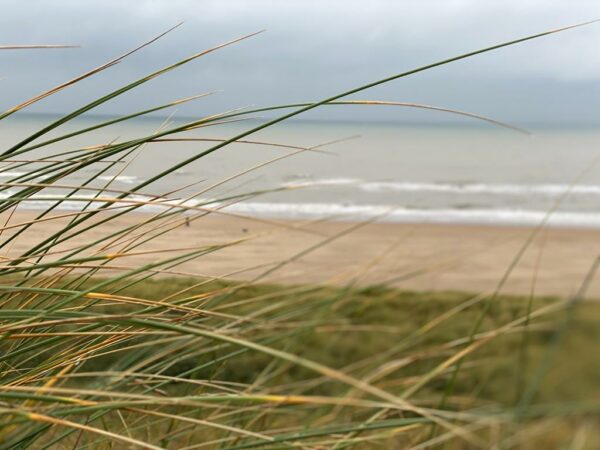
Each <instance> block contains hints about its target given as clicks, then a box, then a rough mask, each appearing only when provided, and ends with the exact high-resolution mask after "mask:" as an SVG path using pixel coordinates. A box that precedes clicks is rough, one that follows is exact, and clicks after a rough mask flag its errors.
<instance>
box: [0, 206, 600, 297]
mask: <svg viewBox="0 0 600 450" xmlns="http://www.w3.org/2000/svg"><path fill="white" fill-rule="evenodd" d="M34 215H35V212H34V211H23V212H17V213H15V214H14V215H13V216H12V217H11V219H10V223H9V224H17V223H21V222H25V221H28V220H31V219H32V218H33V217H34ZM55 216H56V215H55ZM99 216H100V215H99ZM150 217H153V215H152V214H148V213H145V212H138V213H134V214H127V215H126V216H124V217H120V218H118V219H115V220H114V221H111V222H109V223H108V224H104V225H101V226H100V227H99V228H96V229H94V230H91V231H90V232H88V233H86V234H85V235H83V236H77V237H76V238H75V239H73V240H72V241H68V242H67V243H65V244H62V246H61V247H59V248H57V250H67V249H71V248H73V247H76V246H77V245H80V244H82V243H89V242H92V241H94V240H95V239H98V238H100V237H101V236H105V235H107V234H110V233H112V232H115V231H117V230H118V229H120V228H122V227H126V226H133V225H136V224H139V223H140V222H143V221H145V220H147V219H148V218H150ZM7 218H8V215H6V214H2V215H1V218H0V220H2V224H4V223H5V222H6V220H7ZM66 220H68V217H67V218H62V219H57V218H54V219H52V220H48V221H45V222H42V223H39V224H36V225H34V226H32V227H31V228H30V229H29V230H27V232H25V233H23V235H22V236H21V237H19V238H18V239H16V240H15V242H13V243H12V244H11V245H10V246H9V247H10V250H9V251H8V252H7V251H6V250H5V249H3V251H2V253H1V255H2V256H4V257H15V256H17V255H20V254H21V253H22V252H23V251H24V250H26V249H28V248H30V247H31V245H32V243H35V242H39V241H40V240H42V239H43V238H44V237H47V236H49V235H50V233H52V232H55V231H57V230H59V229H61V227H62V225H63V224H64V223H65V221H66ZM155 225H156V223H154V224H153V225H152V226H149V225H145V226H144V227H143V228H140V229H138V230H136V231H135V233H134V235H135V239H137V240H136V242H140V241H141V240H142V239H144V238H146V237H147V236H150V235H151V233H153V232H152V231H151V229H152V228H153V227H154V226H155ZM175 225H177V226H176V227H175V228H174V229H173V230H172V231H170V232H169V233H168V234H166V235H163V236H160V237H159V238H157V239H155V240H153V241H151V242H149V243H147V244H145V245H144V246H142V247H139V248H136V249H134V250H133V252H134V253H136V255H133V256H122V257H118V258H115V259H113V260H111V261H110V265H111V266H112V268H110V269H106V268H105V269H103V271H102V272H101V275H103V276H104V275H108V274H109V273H116V271H124V270H128V268H133V267H137V266H139V265H141V264H149V263H153V262H155V261H157V260H158V259H162V258H171V257H173V256H175V255H176V254H177V253H176V252H174V251H173V250H175V249H179V251H180V252H184V251H185V250H184V249H187V251H190V249H193V248H200V247H207V246H215V245H217V246H219V245H222V244H229V246H227V247H226V248H222V249H219V250H214V251H211V252H209V253H208V254H206V255H204V256H202V257H200V258H199V259H197V260H195V261H189V262H185V263H184V264H183V265H181V266H179V267H177V268H172V269H168V271H166V272H161V273H160V276H176V275H182V276H199V277H206V276H208V277H227V278H230V279H234V280H242V281H247V280H253V279H256V277H261V274H264V272H265V271H269V270H272V269H273V268H274V267H276V266H277V265H282V267H281V268H279V269H278V270H276V271H275V272H273V273H269V274H268V275H267V276H262V278H259V280H260V281H263V282H273V283H281V284H333V285H344V284H348V283H355V284H356V285H358V286H365V285H372V284H389V285H390V286H393V287H397V288H400V289H405V290H413V291H463V292H473V293H482V292H490V291H494V290H495V289H496V288H497V286H498V283H499V281H500V280H501V279H502V278H503V276H504V275H505V273H506V271H507V269H508V268H509V267H510V266H511V264H513V262H514V260H515V256H516V255H517V254H518V253H519V251H520V249H521V248H522V247H523V245H524V244H525V243H526V242H527V241H528V240H529V239H531V237H530V236H531V235H532V233H534V232H535V228H532V227H523V226H504V225H502V226H493V225H472V224H466V225H465V224H407V223H389V222H387V223H369V224H366V225H361V224H358V223H356V222H339V221H335V222H334V221H329V222H314V221H313V222H307V221H291V220H281V219H264V218H255V217H254V218H252V217H234V216H225V215H217V214H211V215H209V216H205V217H201V218H199V219H197V220H191V221H190V224H189V226H186V225H185V221H183V220H179V222H178V224H173V226H175ZM14 230H15V229H9V230H4V232H3V235H2V237H3V238H7V237H8V236H10V235H11V234H12V233H13V232H14ZM338 235H339V236H338ZM336 236H337V237H336ZM234 241H235V242H237V243H236V244H235V245H233V244H232V242H234ZM123 245H124V242H120V243H119V245H114V246H112V247H110V248H107V249H104V250H102V251H101V252H100V253H102V252H104V253H106V252H111V253H115V252H119V251H121V249H122V248H123ZM157 252H158V253H157ZM64 254H65V253H60V254H58V253H57V254H56V256H51V257H50V258H56V257H58V256H61V255H64ZM89 254H90V253H87V254H86V255H89ZM598 255H600V229H590V228H558V227H549V228H545V229H543V230H541V231H539V232H538V233H537V235H536V236H535V238H533V239H532V240H531V243H530V245H529V247H528V249H527V250H526V251H525V252H524V254H523V256H522V258H521V259H520V261H519V262H518V263H517V264H516V266H515V267H514V269H513V270H512V273H511V275H510V276H509V277H508V279H507V281H506V283H505V285H504V287H503V288H502V290H501V291H500V292H501V293H506V294H517V295H529V294H531V293H532V292H533V294H534V295H536V296H561V297H568V296H571V295H574V293H575V292H577V290H578V289H579V287H580V286H581V283H582V282H583V279H584V278H585V275H586V273H587V272H588V270H589V268H590V267H591V265H592V263H593V261H594V260H595V258H596V257H597V256H598ZM588 297H590V298H600V281H593V282H592V283H591V284H590V286H589V290H588Z"/></svg>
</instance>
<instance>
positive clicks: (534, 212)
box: [0, 115, 600, 227]
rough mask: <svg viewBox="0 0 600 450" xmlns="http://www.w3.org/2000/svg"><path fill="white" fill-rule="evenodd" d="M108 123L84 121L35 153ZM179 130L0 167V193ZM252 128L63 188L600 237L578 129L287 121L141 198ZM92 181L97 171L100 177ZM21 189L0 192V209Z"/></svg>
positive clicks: (144, 156)
mask: <svg viewBox="0 0 600 450" xmlns="http://www.w3.org/2000/svg"><path fill="white" fill-rule="evenodd" d="M56 119H57V117H53V116H51V115H22V116H17V117H11V118H9V119H6V120H3V121H2V122H0V146H1V148H2V149H3V150H5V149H7V148H10V147H11V146H12V145H14V144H15V143H17V142H19V141H20V140H21V139H23V138H25V137H26V136H28V135H29V134H31V133H32V132H34V131H36V130H39V129H41V128H43V127H44V126H45V125H47V124H48V123H51V122H52V121H53V120H56ZM110 119H111V118H110V117H106V116H91V117H87V118H80V119H77V120H76V121H74V122H72V123H69V124H66V125H63V126H61V127H60V128H58V129H57V130H55V131H53V132H51V133H49V134H47V135H44V136H43V137H40V138H38V139H37V140H36V141H34V143H36V142H42V141H44V140H47V139H49V138H52V137H56V136H59V135H61V134H64V133H67V132H72V131H74V130H77V129H81V128H85V127H89V126H92V125H95V124H98V123H102V122H104V121H106V120H110ZM189 120H191V119H189ZM185 122H186V120H184V119H178V120H174V121H173V120H171V121H167V120H166V119H162V118H140V119H135V120H131V121H128V122H127V123H120V124H116V125H113V126H111V127H107V128H102V129H100V130H96V131H94V132H92V133H88V134H86V135H85V136H78V137H74V138H71V139H68V140H65V141H62V142H59V143H56V144H53V145H52V146H51V147H49V148H47V149H45V150H33V151H31V152H27V153H24V154H20V155H16V156H14V157H12V160H11V161H13V162H4V163H0V183H16V182H23V181H28V182H41V181H43V180H44V179H46V177H47V176H48V175H43V174H42V175H41V176H38V177H36V178H34V179H29V180H27V179H26V178H27V177H26V175H25V172H26V171H27V170H28V169H27V167H29V168H31V167H36V168H43V167H44V166H45V165H47V164H48V163H44V164H42V163H36V164H34V165H33V166H32V165H31V164H30V165H28V166H23V163H21V162H19V161H21V160H23V159H34V158H40V157H48V155H50V154H52V153H58V152H67V151H74V150H80V149H82V148H89V147H91V146H94V145H103V144H108V143H116V142H122V141H126V140H129V139H135V138H139V137H143V136H146V135H150V134H153V133H156V132H158V131H160V130H166V129H168V128H171V127H174V126H179V125H182V124H183V123H185ZM261 123H262V122H259V121H256V120H248V121H241V122H234V123H226V124H220V125H214V126H210V127H203V128H198V129H195V130H192V131H188V132H185V133H184V134H179V135H176V136H165V138H168V137H178V138H186V139H211V141H197V140H186V141H175V142H174V141H166V142H165V141H163V142H154V143H149V144H146V145H144V146H142V147H140V148H137V149H136V150H134V151H133V152H132V153H131V154H129V155H127V156H124V157H123V161H120V162H118V163H115V164H113V165H112V166H111V167H109V164H107V163H96V164H94V165H92V166H89V167H85V168H83V169H82V170H80V171H78V172H77V173H75V174H74V175H71V176H69V177H67V178H65V179H64V180H62V181H61V183H63V184H65V183H71V184H80V183H82V182H90V186H105V185H107V184H109V185H110V187H111V188H114V189H118V190H135V194H134V195H133V198H145V197H144V196H143V195H142V194H151V195H165V194H168V196H169V197H170V198H171V199H172V202H173V199H175V200H174V201H175V202H185V204H187V205H209V206H211V207H219V208H220V207H224V208H225V210H226V211H232V212H238V213H243V214H249V215H256V216H267V217H278V218H294V219H298V218H300V219H302V218H306V219H317V218H326V219H329V220H364V219H377V220H380V221H388V222H417V223H421V222H423V223H462V224H492V225H528V226H535V225H538V224H540V223H542V222H547V223H548V224H549V225H554V226H567V227H600V208H599V207H600V129H599V128H594V127H583V126H581V127H559V126H548V125H547V126H537V127H531V128H530V129H529V130H530V131H531V133H532V134H531V135H525V134H522V133H518V132H515V131H513V130H508V129H504V128H500V127H497V126H494V125H490V124H479V123H476V122H470V121H469V122H465V123H463V122H460V123H452V124H435V125H432V124H428V125H424V124H423V125H421V124H404V123H391V122H390V123H368V122H367V123H364V122H363V123H358V122H357V123H353V122H303V121H294V122H287V123H281V124H278V125H276V126H274V127H272V128H269V129H266V130H262V131H259V132H256V133H254V134H251V135H249V136H246V137H245V138H243V140H247V141H251V142H241V143H235V144H230V145H227V146H225V147H223V148H221V149H219V150H217V151H215V152H212V153H210V154H208V155H206V156H203V157H201V158H198V159H196V160H195V161H194V162H192V163H190V164H187V165H184V166H182V167H179V168H178V169H177V170H174V171H173V172H172V173H171V174H170V175H169V176H167V177H164V178H161V179H160V180H158V181H155V182H153V183H151V184H149V185H148V186H145V187H143V188H142V189H140V190H138V189H137V186H138V185H139V184H140V183H142V182H144V181H145V180H148V179H150V178H151V177H153V176H154V175H156V174H159V173H161V172H163V171H165V170H168V169H169V168H172V167H173V166H175V165H176V164H179V163H180V162H181V161H184V160H186V159H189V158H192V157H194V156H195V155H200V154H201V153H202V152H204V151H206V150H207V149H209V148H211V147H212V146H214V145H216V144H218V140H219V139H228V138H231V137H233V136H235V135H237V134H240V133H242V132H244V131H246V130H249V129H251V128H253V127H256V126H258V125H260V124H261ZM214 140H217V141H214ZM267 144H268V145H267ZM29 145H31V144H29ZM279 145H283V146H284V147H280V146H279ZM290 147H291V148H290ZM74 154H75V153H74ZM78 154H81V152H80V153H78ZM286 155H287V156H286ZM112 159H113V160H114V159H116V158H112ZM100 170H104V172H103V173H101V174H99V171H100ZM18 190H19V188H18V187H15V186H12V187H10V186H4V187H2V191H1V192H0V195H1V197H0V198H6V197H8V196H10V195H14V194H15V193H17V192H18ZM66 192H68V190H67V189H46V190H44V191H43V192H41V193H39V194H37V195H36V197H35V198H34V199H32V200H30V201H27V202H24V203H23V204H22V205H21V206H20V208H32V209H39V208H44V207H47V206H48V205H50V204H52V203H53V202H55V201H56V200H55V197H56V196H57V195H63V194H65V193H66ZM93 194H94V192H93V191H87V192H81V193H79V194H77V197H78V199H77V200H73V201H67V202H62V203H61V205H60V208H62V209H77V208H81V207H82V205H83V204H84V200H86V198H87V197H90V196H91V195H93ZM144 208H145V209H146V210H147V209H151V208H154V209H157V207H156V206H147V207H144Z"/></svg>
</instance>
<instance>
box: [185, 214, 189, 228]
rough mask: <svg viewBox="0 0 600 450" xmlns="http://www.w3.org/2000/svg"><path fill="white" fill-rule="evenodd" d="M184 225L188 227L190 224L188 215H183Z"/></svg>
mask: <svg viewBox="0 0 600 450" xmlns="http://www.w3.org/2000/svg"><path fill="white" fill-rule="evenodd" d="M185 226H186V227H189V226H190V218H189V217H187V216H186V217H185Z"/></svg>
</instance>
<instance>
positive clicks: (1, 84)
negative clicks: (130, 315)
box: [0, 0, 600, 122]
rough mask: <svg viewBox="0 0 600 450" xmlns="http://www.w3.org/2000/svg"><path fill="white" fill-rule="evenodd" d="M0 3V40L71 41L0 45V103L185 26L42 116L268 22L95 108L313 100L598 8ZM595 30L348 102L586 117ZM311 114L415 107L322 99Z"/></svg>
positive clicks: (528, 117) (179, 0) (595, 64)
mask: <svg viewBox="0 0 600 450" xmlns="http://www.w3.org/2000/svg"><path fill="white" fill-rule="evenodd" d="M2 10H3V15H2V17H1V18H0V25H2V34H1V35H0V42H2V43H7V44H8V43H75V44H80V45H81V46H82V48H80V49H76V50H53V51H50V50H48V51H44V52H42V51H31V52H10V53H9V52H3V53H1V54H0V77H4V79H3V80H2V81H0V89H1V91H2V96H1V98H0V106H2V107H3V108H5V107H9V106H11V105H12V104H14V103H17V102H19V101H21V100H23V99H24V98H26V97H29V96H31V95H34V94H36V93H38V92H40V91H42V90H44V89H46V88H48V87H51V86H53V85H55V84H57V83H60V82H62V81H64V80H66V79H68V78H70V77H72V76H74V75H76V74H78V73H81V72H83V71H85V70H87V69H89V68H91V67H94V66H96V65H98V64H100V63H102V62H104V61H106V60H108V59H109V58H111V57H114V56H115V55H118V54H119V53H121V52H123V51H124V50H126V49H128V48H131V47H133V46H135V45H137V44H138V43H140V42H142V41H143V40H145V39H147V38H149V37H151V36H153V35H155V34H157V33H159V32H160V31H162V30H164V29H166V28H168V27H169V26H171V25H173V24H174V23H177V22H179V21H182V20H183V21H185V24H184V25H183V26H182V27H181V28H179V29H178V30H176V31H175V32H173V33H171V34H170V35H169V36H167V37H165V38H164V39H162V40H161V41H159V42H157V43H156V44H154V45H153V46H152V47H151V48H149V49H146V50H144V51H143V52H140V53H139V54H136V55H134V56H132V57H131V58H129V59H128V60H126V61H125V62H123V63H122V64H120V65H119V66H118V67H115V68H113V69H111V70H110V71H109V72H106V73H104V74H101V75H99V76H97V77H95V78H93V79H90V80H87V81H86V82H85V83H82V84H81V85H80V86H77V87H76V88H73V89H70V90H69V91H65V92H64V93H61V94H59V95H58V96H56V97H54V98H52V99H48V100H46V101H44V102H42V103H40V104H39V105H37V106H36V107H35V108H34V109H33V110H35V111H41V112H48V111H65V110H68V109H70V108H73V107H75V106H78V105H81V104H82V103H84V102H85V101H88V100H91V99H92V98H93V97H94V96H98V95H101V94H103V93H105V92H107V91H108V90H110V89H111V88H116V87H117V86H119V84H121V83H124V82H127V81H130V80H132V79H134V78H136V77H139V76H142V75H144V74H146V73H148V72H150V71H152V70H154V69H156V68H158V67H161V66H163V65H166V64H168V63H171V62H174V61H176V60H177V59H178V58H181V57H185V56H187V55H189V54H192V53H194V52H196V51H198V50H200V49H203V48H207V47H210V46H212V45H215V44H217V43H220V42H223V41H226V40H229V39H231V38H233V37H237V36H240V35H243V34H245V33H248V32H252V31H256V30H259V29H263V28H266V29H267V30H268V31H267V32H266V33H264V34H262V35H260V36H257V37H254V38H252V39H249V40H248V41H246V42H242V43H240V44H237V45H235V46H233V47H231V48H228V49H224V50H222V51H219V52H218V53H215V54H212V55H210V56H208V57H206V58H204V59H203V60H200V61H197V62H194V63H192V64H190V65H189V66H186V67H184V68H182V69H180V70H178V71H176V72H173V73H170V74H168V75H167V76H165V77H164V79H158V80H155V81H153V82H151V83H149V84H148V86H144V87H143V88H141V89H140V90H139V91H136V92H134V93H130V94H127V95H126V96H124V97H123V98H122V99H120V100H118V101H115V102H113V103H111V104H110V105H107V106H105V107H103V108H102V109H101V110H100V112H106V113H118V112H125V111H131V110H135V109H138V108H143V107H147V106H150V105H153V104H159V103H161V102H163V101H168V100H171V99H174V98H178V97H184V96H188V95H191V94H195V93H199V92H204V91H208V90H215V89H223V90H224V92H223V93H221V94H219V95H217V96H215V97H214V98H211V99H207V100H203V101H202V102H201V103H199V104H198V105H197V106H190V107H186V108H183V109H182V111H181V114H197V113H206V112H217V111H220V110H225V109H229V108H233V107H237V106H245V105H249V104H256V105H264V104H272V103H282V102H287V101H299V100H314V99H318V98H320V97H322V96H326V95H330V94H334V93H337V92H340V91H343V90H345V89H348V88H351V87H353V86H356V85H359V84H362V83H366V82H369V81H372V80H375V79H378V78H382V77H385V76H388V75H391V74H393V73H397V72H400V71H402V70H406V69H409V68H412V67H415V66H418V65H420V64H425V63H428V62H431V61H435V60H437V59H440V58H445V57H448V56H452V55H454V54H457V53H461V52H464V51H468V50H472V49H476V48H478V47H482V46H486V45H490V44H493V43H497V42H501V41H503V40H507V39H512V38H515V37H519V36H523V35H527V34H530V33H533V32H537V31H543V30H546V29H551V28H556V27H559V26H562V25H567V24H571V23H576V22H578V21H584V20H589V19H593V18H596V17H600V4H599V3H598V2H594V1H584V0H576V1H573V0H571V1H556V2H552V3H549V2H547V1H538V0H528V1H523V0H520V1H518V0H505V1H485V2H482V1H477V0H462V1H459V0H456V1H433V0H421V1H416V0H415V1H391V0H390V1H384V0H371V1H368V2H365V1H355V0H345V1H342V0H339V1H338V0H335V1H327V2H324V1H313V0H302V1H300V0H291V1H274V0H272V1H267V0H253V1H242V0H225V1H224V0H220V1H203V0H200V1H192V0H155V1H152V0H146V1H143V0H142V1H135V2H124V1H113V0H110V1H103V2H100V1H96V0H94V1H85V2H82V1H73V0H71V1H67V0H54V1H28V2H23V1H15V0H4V1H3V4H2ZM599 38H600V24H597V25H592V26H589V27H585V28H581V29H577V30H572V31H568V32H565V33H561V34H558V35H555V36H550V37H547V38H543V39H540V40H538V41H535V42H530V43H527V44H523V45H520V46H518V47H513V48H509V49H504V50H501V51H498V52H494V53H490V54H487V55H482V56H479V57H476V58H473V59H471V60H468V61H462V62H459V63H456V64H452V65H449V66H446V67H443V68H439V69H435V70H433V71H431V72H427V73H423V74H420V75H418V76H415V77H414V78H411V79H404V80H399V81H396V82H394V83H391V84H389V85H387V86H385V87H381V88H377V89H374V90H371V91H369V92H365V93H362V94H361V95H360V96H359V97H360V98H373V99H389V100H407V101H419V102H424V103H433V104H442V105H445V106H450V107H457V108H463V109H467V110H470V111H473V112H480V113H485V114H489V115H492V116H495V117H497V118H499V119H508V120H513V121H514V120H516V121H523V122H535V121H581V122H589V121H592V122H597V121H598V114H597V112H598V106H599V105H600V90H599V89H598V83H600V59H599V58H598V57H597V55H598V50H599V47H600V45H599V43H600V41H599ZM311 117H325V118H335V119H347V118H361V119H391V120H393V119H396V118H407V119H410V117H418V118H421V117H425V116H424V115H416V116H411V115H410V114H408V115H407V114H405V113H398V112H389V110H378V111H372V110H369V111H363V110H361V111H360V112H357V111H348V110H344V109H340V108H335V109H331V108H330V109H327V110H325V109H324V110H323V111H321V112H318V113H315V114H312V115H311ZM436 117H437V116H436Z"/></svg>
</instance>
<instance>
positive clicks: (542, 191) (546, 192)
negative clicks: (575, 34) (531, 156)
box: [286, 178, 600, 197]
mask: <svg viewBox="0 0 600 450" xmlns="http://www.w3.org/2000/svg"><path fill="white" fill-rule="evenodd" d="M286 185H287V186H294V187H311V186H314V187H319V186H355V187H356V188H358V189H359V190H361V191H363V192H371V193H386V192H406V193H410V192H433V193H449V194H488V195H512V196H522V195H532V194H533V195H542V196H549V197H559V196H561V195H564V194H566V193H569V194H570V195H600V185H569V184H566V183H538V184H518V183H429V182H416V181H363V180H359V179H355V178H326V179H314V180H306V181H298V182H289V183H286Z"/></svg>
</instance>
